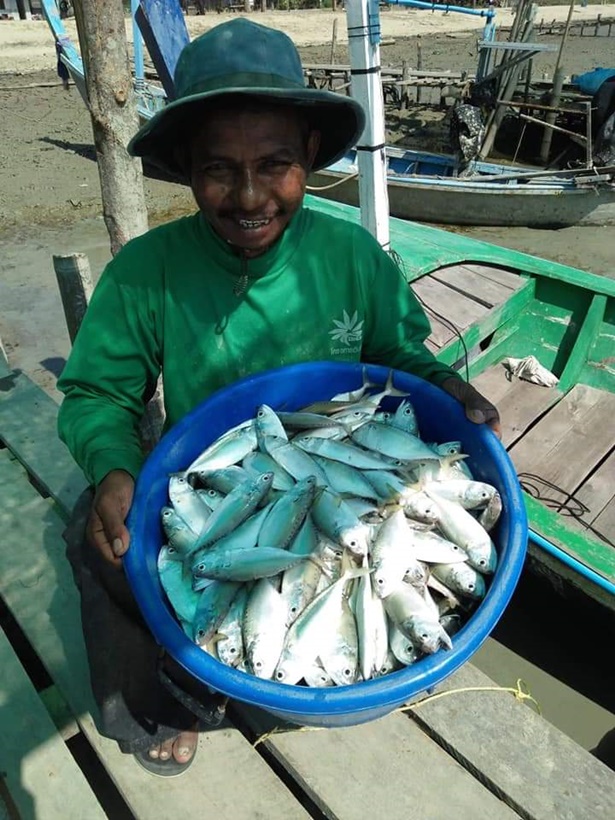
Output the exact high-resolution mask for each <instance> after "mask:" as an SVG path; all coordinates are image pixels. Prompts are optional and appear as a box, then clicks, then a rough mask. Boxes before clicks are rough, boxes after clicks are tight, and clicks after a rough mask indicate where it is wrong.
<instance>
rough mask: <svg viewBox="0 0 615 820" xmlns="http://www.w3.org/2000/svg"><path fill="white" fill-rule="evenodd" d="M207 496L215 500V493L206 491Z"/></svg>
mask: <svg viewBox="0 0 615 820" xmlns="http://www.w3.org/2000/svg"><path fill="white" fill-rule="evenodd" d="M207 495H208V496H209V497H210V498H215V496H216V491H215V490H207Z"/></svg>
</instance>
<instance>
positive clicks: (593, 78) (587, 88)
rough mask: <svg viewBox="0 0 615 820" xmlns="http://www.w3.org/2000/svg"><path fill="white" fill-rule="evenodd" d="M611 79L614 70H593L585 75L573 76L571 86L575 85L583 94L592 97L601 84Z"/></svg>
mask: <svg viewBox="0 0 615 820" xmlns="http://www.w3.org/2000/svg"><path fill="white" fill-rule="evenodd" d="M611 77H615V68H594V69H593V70H592V71H587V72H586V73H585V74H573V75H572V84H573V85H576V86H577V88H578V89H579V91H581V92H582V93H583V94H590V95H591V96H593V95H594V94H595V93H596V92H597V91H598V89H599V88H600V86H601V85H602V83H604V82H606V80H609V79H610V78H611Z"/></svg>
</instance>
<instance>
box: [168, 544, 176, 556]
mask: <svg viewBox="0 0 615 820" xmlns="http://www.w3.org/2000/svg"><path fill="white" fill-rule="evenodd" d="M167 552H168V553H169V555H173V553H175V552H177V550H176V549H175V547H171V546H168V547H167Z"/></svg>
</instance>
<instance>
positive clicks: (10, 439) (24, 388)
mask: <svg viewBox="0 0 615 820" xmlns="http://www.w3.org/2000/svg"><path fill="white" fill-rule="evenodd" d="M57 415H58V405H57V404H56V403H55V401H53V399H51V398H50V397H49V396H48V395H47V394H46V393H44V392H43V391H42V390H41V389H40V387H38V386H37V385H36V384H34V383H33V382H32V381H30V379H28V377H27V376H25V375H24V374H23V373H20V374H18V375H16V376H15V377H14V378H12V379H5V380H4V382H0V441H2V442H4V444H5V445H6V446H7V447H8V448H9V450H11V452H12V453H14V454H15V455H16V456H17V458H18V459H19V460H20V461H21V462H22V464H24V466H25V467H26V469H27V470H28V472H29V473H31V474H32V475H33V476H35V477H36V480H37V482H39V483H40V485H41V486H42V487H43V488H44V490H45V491H46V492H48V493H49V495H51V497H52V498H54V499H55V500H56V501H57V502H58V504H59V505H60V507H61V508H63V510H64V511H68V510H71V509H72V508H73V505H74V503H75V501H76V500H77V498H78V496H79V494H80V493H81V492H82V491H83V489H84V488H85V487H86V481H85V478H84V477H83V473H82V472H81V470H80V469H79V467H78V466H77V465H76V464H75V462H74V461H73V458H72V456H71V455H70V453H69V451H68V449H67V448H66V446H65V445H64V444H63V443H62V442H61V441H60V439H59V438H58V435H57V432H56V423H57Z"/></svg>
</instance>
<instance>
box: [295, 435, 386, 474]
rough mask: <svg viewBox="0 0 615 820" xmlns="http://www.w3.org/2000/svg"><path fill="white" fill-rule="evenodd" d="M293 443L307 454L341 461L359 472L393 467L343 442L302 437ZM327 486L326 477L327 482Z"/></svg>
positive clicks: (373, 455)
mask: <svg viewBox="0 0 615 820" xmlns="http://www.w3.org/2000/svg"><path fill="white" fill-rule="evenodd" d="M293 442H294V443H295V444H296V445H297V447H300V448H301V449H302V450H304V451H305V452H306V453H312V454H313V455H320V456H322V457H323V458H328V459H332V460H333V461H341V462H342V464H347V465H349V466H350V467H356V468H357V469H358V470H383V469H384V470H386V469H387V468H388V467H390V466H391V465H390V464H389V463H388V462H386V461H384V459H382V458H380V457H378V456H377V455H375V454H374V453H368V452H366V451H365V450H361V449H360V448H359V447H354V446H353V445H352V444H348V443H346V442H343V441H332V440H331V439H320V438H313V437H312V436H302V437H301V438H298V439H293ZM324 483H325V484H326V483H327V482H326V475H325V481H324Z"/></svg>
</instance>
